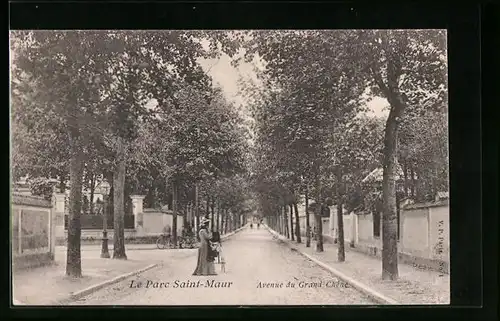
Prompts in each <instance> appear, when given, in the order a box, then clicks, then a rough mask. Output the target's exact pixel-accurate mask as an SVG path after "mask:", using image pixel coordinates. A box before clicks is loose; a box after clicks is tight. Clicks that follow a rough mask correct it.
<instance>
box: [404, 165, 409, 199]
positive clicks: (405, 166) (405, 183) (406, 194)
mask: <svg viewBox="0 0 500 321" xmlns="http://www.w3.org/2000/svg"><path fill="white" fill-rule="evenodd" d="M403 174H404V189H405V197H408V165H407V160H406V159H404V160H403Z"/></svg>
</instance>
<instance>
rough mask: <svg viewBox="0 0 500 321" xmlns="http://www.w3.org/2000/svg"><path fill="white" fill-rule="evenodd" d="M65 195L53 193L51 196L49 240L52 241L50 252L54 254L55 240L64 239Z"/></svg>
mask: <svg viewBox="0 0 500 321" xmlns="http://www.w3.org/2000/svg"><path fill="white" fill-rule="evenodd" d="M65 201H66V194H63V193H54V194H53V196H52V227H53V229H52V230H51V231H50V234H51V240H53V244H54V245H53V248H52V247H51V249H50V251H51V252H52V253H54V254H55V243H56V240H57V239H63V240H64V239H65V238H66V234H65V232H64V214H65V212H66V209H65V203H66V202H65Z"/></svg>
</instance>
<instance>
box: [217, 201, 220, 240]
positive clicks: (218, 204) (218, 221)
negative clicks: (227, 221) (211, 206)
mask: <svg viewBox="0 0 500 321" xmlns="http://www.w3.org/2000/svg"><path fill="white" fill-rule="evenodd" d="M216 221H217V222H216V224H217V225H216V230H217V232H220V226H219V224H220V200H219V199H217V218H216Z"/></svg>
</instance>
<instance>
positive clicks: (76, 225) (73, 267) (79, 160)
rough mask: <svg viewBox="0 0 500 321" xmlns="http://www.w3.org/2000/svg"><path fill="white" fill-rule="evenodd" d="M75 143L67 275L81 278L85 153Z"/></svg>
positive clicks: (72, 165) (71, 161) (71, 171)
mask: <svg viewBox="0 0 500 321" xmlns="http://www.w3.org/2000/svg"><path fill="white" fill-rule="evenodd" d="M75 136H76V135H75ZM77 139H78V137H76V138H75V140H77ZM73 144H74V145H73V146H72V153H71V159H70V172H69V175H70V181H71V187H70V194H69V219H68V250H67V253H66V275H67V276H69V277H73V278H79V277H81V276H82V260H81V253H80V246H81V244H80V237H81V226H80V213H81V210H82V185H83V184H82V183H83V153H82V152H81V148H79V146H78V145H77V143H76V142H74V143H73Z"/></svg>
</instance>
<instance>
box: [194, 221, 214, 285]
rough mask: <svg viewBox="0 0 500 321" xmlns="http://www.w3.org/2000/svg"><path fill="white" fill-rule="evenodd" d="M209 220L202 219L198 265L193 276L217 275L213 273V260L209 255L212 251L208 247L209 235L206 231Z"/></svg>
mask: <svg viewBox="0 0 500 321" xmlns="http://www.w3.org/2000/svg"><path fill="white" fill-rule="evenodd" d="M209 223H210V220H208V219H206V218H203V219H202V221H201V224H200V231H199V233H198V234H199V236H200V247H199V248H198V263H197V264H196V269H195V270H194V272H193V275H217V273H215V266H214V258H215V257H213V256H212V255H211V252H212V249H211V246H210V239H211V238H212V235H211V233H210V232H209V230H208V224H209Z"/></svg>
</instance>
